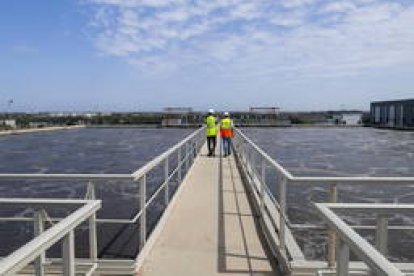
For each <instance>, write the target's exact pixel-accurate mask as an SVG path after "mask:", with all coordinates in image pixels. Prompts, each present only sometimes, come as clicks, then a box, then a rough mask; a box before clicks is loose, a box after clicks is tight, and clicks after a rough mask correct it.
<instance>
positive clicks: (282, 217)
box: [279, 176, 287, 258]
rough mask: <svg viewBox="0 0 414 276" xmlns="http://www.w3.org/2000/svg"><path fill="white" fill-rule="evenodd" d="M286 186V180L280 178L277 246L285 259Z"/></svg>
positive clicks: (282, 177)
mask: <svg viewBox="0 0 414 276" xmlns="http://www.w3.org/2000/svg"><path fill="white" fill-rule="evenodd" d="M286 186H287V179H286V177H284V176H281V178H280V183H279V206H280V210H279V246H280V252H282V255H283V257H285V258H286V240H285V232H286V229H285V227H286V225H285V224H286V222H285V214H286Z"/></svg>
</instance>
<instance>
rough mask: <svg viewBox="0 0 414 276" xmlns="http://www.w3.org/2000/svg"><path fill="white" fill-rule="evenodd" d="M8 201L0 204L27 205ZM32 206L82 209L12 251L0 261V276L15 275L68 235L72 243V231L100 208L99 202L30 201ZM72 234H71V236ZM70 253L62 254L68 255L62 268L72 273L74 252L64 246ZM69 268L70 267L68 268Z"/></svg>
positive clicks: (22, 200) (69, 245)
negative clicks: (65, 267) (76, 207)
mask: <svg viewBox="0 0 414 276" xmlns="http://www.w3.org/2000/svg"><path fill="white" fill-rule="evenodd" d="M13 200H14V201H11V200H10V199H7V200H6V201H5V200H2V199H0V202H1V203H7V204H11V203H15V204H23V203H24V204H29V203H27V202H26V201H27V199H13ZM31 201H32V203H33V204H36V205H39V204H40V205H47V204H48V202H50V203H52V204H64V205H68V204H82V203H84V204H85V205H83V206H82V207H80V208H79V209H77V210H76V211H74V212H73V213H72V214H70V215H68V216H67V217H66V218H64V219H62V220H61V221H60V222H58V223H57V224H55V225H53V226H52V227H51V228H49V229H47V230H46V231H44V232H43V233H41V234H40V235H38V236H37V237H36V238H34V239H33V240H31V241H30V242H28V243H26V244H25V245H24V246H22V247H20V248H19V249H17V250H16V251H14V252H13V253H12V254H10V255H9V256H7V257H5V258H4V259H2V260H0V275H15V274H16V273H17V272H19V271H20V270H21V269H22V268H24V267H25V266H27V265H28V264H29V263H30V262H32V261H33V260H35V259H36V258H38V257H39V256H40V255H41V254H42V253H43V252H44V251H45V250H47V249H48V248H50V247H51V246H52V245H54V244H55V243H56V242H57V241H59V240H60V239H62V238H64V237H66V236H67V235H70V237H71V238H70V242H73V230H74V229H75V228H76V227H77V226H79V225H80V224H81V223H83V222H84V221H86V220H87V219H88V218H90V217H91V216H93V215H94V214H95V213H96V211H97V210H98V209H99V208H100V207H101V201H100V200H88V201H85V200H69V201H67V200H41V199H40V200H31ZM71 233H72V234H71ZM65 247H67V248H66V249H68V250H69V251H71V252H65V251H64V254H66V253H67V254H69V255H71V256H68V258H67V260H64V266H65V265H66V266H68V267H67V269H69V270H70V271H71V272H72V273H73V272H74V271H73V267H74V263H73V261H74V256H73V254H74V252H73V244H72V245H71V244H68V245H67V246H64V250H65ZM65 261H69V263H66V264H65ZM69 266H70V267H69Z"/></svg>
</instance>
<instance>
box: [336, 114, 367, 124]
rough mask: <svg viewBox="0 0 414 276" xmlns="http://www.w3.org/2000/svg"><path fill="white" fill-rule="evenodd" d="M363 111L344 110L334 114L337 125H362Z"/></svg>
mask: <svg viewBox="0 0 414 276" xmlns="http://www.w3.org/2000/svg"><path fill="white" fill-rule="evenodd" d="M362 115H363V113H362V112H344V113H339V114H334V115H332V123H333V124H335V125H347V126H359V125H362Z"/></svg>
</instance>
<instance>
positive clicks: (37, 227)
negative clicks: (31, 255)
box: [33, 209, 46, 276]
mask: <svg viewBox="0 0 414 276" xmlns="http://www.w3.org/2000/svg"><path fill="white" fill-rule="evenodd" d="M45 218H46V216H45V210H44V209H40V210H36V212H35V214H34V225H33V226H34V229H33V233H34V236H35V237H37V236H39V235H40V234H41V233H42V232H43V231H44V230H45ZM45 259H46V254H45V252H43V253H41V254H40V256H39V257H38V258H36V260H35V262H34V267H35V275H36V276H43V275H45V269H44V267H43V265H44V263H45Z"/></svg>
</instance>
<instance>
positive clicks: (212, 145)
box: [206, 109, 217, 156]
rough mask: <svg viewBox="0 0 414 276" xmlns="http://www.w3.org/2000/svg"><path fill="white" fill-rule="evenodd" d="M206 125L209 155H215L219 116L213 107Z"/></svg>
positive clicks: (209, 111)
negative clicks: (215, 114)
mask: <svg viewBox="0 0 414 276" xmlns="http://www.w3.org/2000/svg"><path fill="white" fill-rule="evenodd" d="M206 125H207V129H206V134H207V148H208V156H214V153H215V152H216V144H217V118H216V117H215V116H214V110H213V109H209V110H208V115H207V118H206Z"/></svg>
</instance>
